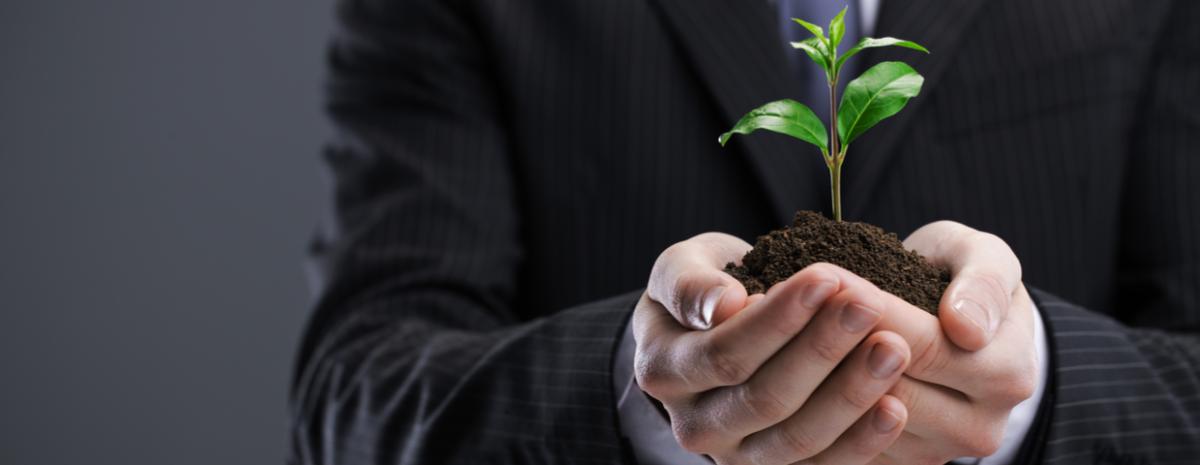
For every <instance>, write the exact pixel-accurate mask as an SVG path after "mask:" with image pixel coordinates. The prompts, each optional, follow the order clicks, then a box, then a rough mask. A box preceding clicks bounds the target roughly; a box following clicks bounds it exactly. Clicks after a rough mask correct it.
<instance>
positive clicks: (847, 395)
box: [632, 233, 928, 464]
mask: <svg viewBox="0 0 1200 465" xmlns="http://www.w3.org/2000/svg"><path fill="white" fill-rule="evenodd" d="M749 249H750V246H749V244H746V243H745V242H743V241H741V240H740V239H737V238H734V237H732V236H729V235H724V234H715V233H710V234H703V235H700V236H697V237H695V238H692V239H689V240H687V241H684V242H681V243H679V244H676V245H674V246H672V247H670V248H669V249H667V250H666V251H665V252H663V254H662V255H661V256H660V257H659V259H658V261H657V262H656V263H655V266H654V270H653V272H652V273H651V278H650V283H649V285H648V287H647V292H646V294H645V295H643V297H642V299H641V301H640V302H639V304H638V306H637V309H636V310H635V312H634V316H633V323H632V324H633V331H634V337H635V339H636V340H637V352H636V357H635V368H636V370H635V373H636V376H637V381H638V385H639V386H640V387H641V388H642V390H643V391H645V392H646V393H647V394H649V395H650V396H652V397H654V398H655V399H658V400H659V401H660V402H662V404H663V406H664V407H665V409H666V411H667V412H668V414H669V416H670V420H671V425H672V429H673V430H674V432H675V436H676V438H677V439H678V440H679V442H680V444H681V445H682V446H683V447H684V448H685V449H687V450H690V451H692V452H696V453H702V454H707V455H709V456H710V457H712V458H713V459H714V460H716V461H717V463H720V464H741V463H756V464H757V463H762V464H788V463H794V462H799V461H803V462H805V463H829V464H856V463H867V462H869V461H871V460H874V459H876V458H877V457H878V456H879V454H880V453H881V452H882V451H884V450H885V449H887V448H888V447H889V446H890V445H892V444H893V442H894V441H896V440H897V438H898V437H899V435H900V434H901V432H902V431H903V429H904V427H905V424H906V420H907V417H908V411H907V409H906V408H905V406H904V405H903V404H902V403H901V402H900V401H898V400H897V399H896V398H895V397H893V396H890V395H888V394H887V392H888V391H889V390H891V389H894V387H895V384H896V383H897V382H898V380H899V379H900V377H901V373H902V372H903V371H904V370H905V369H906V368H907V366H908V364H909V363H908V362H909V359H910V351H909V348H908V344H907V343H906V342H905V341H904V339H903V338H901V337H900V336H899V335H898V334H896V333H893V332H888V331H882V332H873V331H872V328H873V327H875V326H876V325H877V324H878V323H879V322H880V320H881V318H883V315H884V311H885V307H884V305H885V304H887V303H888V302H887V301H886V300H885V299H884V295H885V294H884V293H882V292H880V291H879V290H878V289H875V287H874V286H873V285H871V284H870V283H867V282H866V281H864V280H862V279H860V278H857V277H856V276H854V275H852V274H849V273H848V272H846V271H845V270H842V269H840V268H837V267H835V266H832V265H827V264H819V265H814V266H812V267H809V268H807V269H805V270H803V271H801V272H800V273H797V274H796V275H795V276H792V277H791V278H789V279H788V280H786V281H784V282H782V283H780V284H778V285H776V286H774V287H772V288H771V289H770V290H769V291H768V292H767V293H766V295H761V294H760V295H755V296H747V295H746V291H745V289H744V288H743V287H742V285H741V284H740V283H739V282H738V281H737V280H735V279H733V278H732V277H730V276H729V275H728V274H725V273H724V272H723V271H722V268H723V267H724V265H725V263H727V262H730V261H737V260H739V259H740V258H741V256H742V255H743V254H744V253H745V252H746V251H747V250H749ZM926 316H928V315H926Z"/></svg>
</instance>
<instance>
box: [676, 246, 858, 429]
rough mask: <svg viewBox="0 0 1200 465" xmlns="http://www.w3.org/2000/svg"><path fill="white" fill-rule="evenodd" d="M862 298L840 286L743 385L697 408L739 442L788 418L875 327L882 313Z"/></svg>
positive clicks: (711, 395) (704, 399) (718, 392)
mask: <svg viewBox="0 0 1200 465" xmlns="http://www.w3.org/2000/svg"><path fill="white" fill-rule="evenodd" d="M813 266H815V267H833V265H829V264H817V265H813ZM864 284H865V283H859V282H854V283H852V284H851V285H857V286H862V285H864ZM861 294H863V293H862V292H855V290H854V289H851V288H846V287H843V288H842V289H841V290H839V292H838V293H837V294H834V295H833V296H832V297H830V298H829V299H828V300H827V301H826V302H825V305H824V306H822V307H821V309H820V310H818V311H817V313H816V315H815V316H814V317H813V319H812V321H811V322H809V324H808V325H807V326H806V327H805V328H804V330H803V331H801V332H800V334H799V335H797V336H796V337H795V338H794V339H792V340H791V341H790V342H788V343H787V345H785V346H784V347H783V348H782V349H780V350H779V352H777V353H776V354H775V356H773V357H771V358H770V359H769V360H768V361H767V362H766V363H765V364H763V366H762V367H761V368H759V369H758V371H756V372H755V373H754V375H752V376H751V377H750V379H749V380H748V381H747V382H745V383H742V384H739V385H736V386H729V387H725V388H719V389H715V390H713V391H710V392H707V393H705V394H703V395H701V396H700V398H699V399H697V403H696V405H697V408H699V409H701V410H705V411H709V412H712V417H713V418H715V419H717V421H719V422H720V426H721V428H723V429H724V430H725V431H726V432H727V433H729V434H728V435H729V436H732V437H739V438H740V437H744V436H746V435H748V434H750V433H753V432H756V431H760V430H762V429H765V428H767V427H768V426H771V425H773V424H775V423H778V422H780V421H783V420H784V419H785V418H787V417H789V416H791V415H792V414H793V413H795V412H796V411H797V410H799V409H800V407H801V406H802V405H804V403H805V402H806V401H807V400H808V398H809V397H810V396H811V395H812V394H813V392H815V391H816V390H817V388H818V387H819V386H820V385H821V384H822V383H823V382H824V381H825V379H826V378H827V377H829V374H830V373H832V372H833V370H834V368H836V367H837V366H838V364H840V363H842V360H843V359H845V358H846V356H847V355H848V354H850V353H851V351H853V350H854V349H855V347H857V346H858V345H859V342H861V341H862V340H863V339H864V338H866V337H867V335H868V334H869V333H870V330H871V328H872V327H874V326H875V324H876V323H878V322H879V319H880V318H881V312H880V311H879V310H876V309H874V308H872V307H871V305H874V303H873V302H872V303H863V302H862V301H861V299H858V296H859V295H861Z"/></svg>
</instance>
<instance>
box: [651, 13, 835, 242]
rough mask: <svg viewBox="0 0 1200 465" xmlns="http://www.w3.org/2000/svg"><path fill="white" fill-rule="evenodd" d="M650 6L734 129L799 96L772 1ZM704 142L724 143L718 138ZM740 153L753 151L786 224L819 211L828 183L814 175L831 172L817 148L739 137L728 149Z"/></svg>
mask: <svg viewBox="0 0 1200 465" xmlns="http://www.w3.org/2000/svg"><path fill="white" fill-rule="evenodd" d="M650 1H651V2H652V3H654V4H656V5H657V8H658V12H659V14H660V16H661V17H662V20H663V22H664V23H665V24H666V25H667V26H668V30H670V31H671V32H672V33H673V34H674V35H675V37H676V38H677V39H678V40H679V42H680V44H681V45H682V49H683V52H684V53H685V54H686V56H687V59H688V61H689V62H690V64H691V65H692V66H693V68H695V70H696V72H697V73H698V75H699V78H700V79H701V81H702V82H703V83H704V84H705V85H706V86H707V87H708V89H709V91H710V92H711V93H712V94H713V96H714V97H715V98H716V102H717V106H718V108H719V109H720V111H721V116H722V118H723V121H724V123H725V124H727V125H728V126H733V123H734V122H736V121H737V119H738V118H740V117H741V116H742V115H743V114H745V113H746V112H747V111H749V110H751V109H753V108H755V107H757V106H759V105H762V104H764V103H766V102H769V101H772V100H778V99H782V98H788V97H791V98H797V97H798V95H797V94H798V93H799V91H800V90H801V87H800V85H799V84H798V83H797V82H796V81H795V80H794V78H792V77H791V76H790V74H789V73H788V69H789V68H788V61H787V57H786V56H785V55H784V53H785V51H786V49H785V47H786V44H785V43H784V41H783V39H782V38H781V37H780V34H779V32H778V27H777V24H778V23H777V18H776V16H775V12H774V11H772V10H771V8H770V7H769V5H768V4H767V2H766V1H765V0H742V1H734V0H650ZM697 137H708V138H711V139H712V140H713V144H716V143H717V142H716V139H717V134H698V135H697ZM739 148H740V149H743V150H744V151H745V152H746V155H747V157H748V158H749V160H750V164H751V166H752V168H753V170H754V172H755V174H756V175H757V176H758V178H759V180H760V181H761V182H762V184H763V186H764V188H765V190H766V193H767V196H768V198H769V200H770V203H771V207H772V211H773V212H774V213H775V216H776V219H777V221H779V222H780V223H781V224H789V223H790V222H791V218H792V215H793V214H794V213H795V211H796V210H797V209H801V208H808V209H812V208H819V207H820V205H821V203H820V202H821V201H820V198H819V196H814V195H813V193H814V192H815V193H819V192H822V191H821V190H817V189H819V188H820V186H815V185H814V184H813V180H814V179H821V178H819V177H816V176H815V175H816V174H817V173H815V172H814V170H821V171H822V172H823V171H824V170H825V167H824V163H823V162H822V161H821V158H820V153H819V152H818V151H817V150H816V149H815V148H810V147H809V146H808V145H807V144H804V143H802V142H799V141H795V140H791V139H790V138H787V137H785V136H779V135H774V134H772V135H764V134H754V135H753V136H751V137H736V138H734V140H733V141H731V142H730V144H729V148H727V149H726V150H727V151H730V152H731V153H730V154H729V156H736V154H735V153H732V152H733V151H734V150H737V149H739ZM825 189H828V188H827V187H825ZM814 197H816V198H814Z"/></svg>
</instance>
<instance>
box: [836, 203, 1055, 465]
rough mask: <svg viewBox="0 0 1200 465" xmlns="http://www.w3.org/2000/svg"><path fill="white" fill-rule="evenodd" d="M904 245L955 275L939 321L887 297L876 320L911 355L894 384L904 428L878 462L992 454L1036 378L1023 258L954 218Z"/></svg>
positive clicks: (935, 461)
mask: <svg viewBox="0 0 1200 465" xmlns="http://www.w3.org/2000/svg"><path fill="white" fill-rule="evenodd" d="M905 246H907V247H909V248H911V249H914V250H916V251H917V252H919V253H921V254H922V255H924V256H925V257H926V258H927V259H929V260H930V261H931V262H932V263H934V264H938V265H943V266H947V267H949V268H950V271H951V275H952V276H953V279H952V281H951V283H950V287H949V288H948V289H947V290H946V293H945V295H944V296H943V297H942V301H941V304H940V306H939V309H938V310H939V313H938V315H939V316H938V317H936V318H935V317H933V316H931V315H929V314H927V313H925V312H924V311H922V310H920V309H918V308H916V307H913V306H912V305H909V304H908V303H907V302H904V301H903V300H901V299H899V298H897V297H895V296H892V295H890V294H884V299H885V301H886V303H885V308H886V309H887V310H886V311H885V313H884V317H883V319H882V321H881V322H880V323H879V326H878V327H879V328H880V329H881V330H888V331H894V332H896V333H897V334H900V335H901V336H902V337H904V339H905V340H906V341H907V342H908V344H909V346H910V347H911V349H912V353H913V360H912V363H911V364H910V365H909V367H908V369H907V371H906V372H905V375H904V377H903V378H902V379H901V380H900V382H899V383H897V384H896V386H895V387H894V388H893V389H892V391H891V394H892V395H895V396H896V397H897V398H899V399H900V400H901V401H902V402H903V403H904V405H905V406H906V407H907V408H908V410H909V421H908V423H907V425H906V426H905V432H904V434H903V435H901V437H900V439H899V440H897V441H896V442H895V443H894V444H893V445H892V446H891V447H889V448H888V450H887V451H886V452H884V453H883V454H882V455H881V456H880V457H879V458H878V459H877V460H876V461H875V462H874V463H880V464H906V465H908V464H915V465H922V464H943V463H946V462H948V461H950V460H953V459H955V458H958V457H964V456H966V457H986V456H989V455H991V454H993V453H994V452H995V451H996V450H997V449H998V448H999V447H1000V445H1001V441H1002V440H1003V436H1004V430H1005V427H1006V425H1007V423H1008V416H1009V413H1010V412H1011V411H1012V409H1013V408H1014V407H1015V406H1016V405H1017V404H1019V403H1020V402H1022V401H1024V400H1025V399H1028V398H1029V397H1030V396H1032V395H1033V393H1034V391H1035V389H1036V387H1037V383H1038V371H1037V370H1038V361H1037V349H1036V341H1035V339H1034V337H1035V334H1036V333H1035V331H1034V326H1033V325H1034V318H1033V312H1034V311H1035V310H1034V308H1033V303H1032V302H1031V300H1030V297H1029V294H1028V292H1027V291H1026V289H1025V286H1024V285H1023V284H1022V283H1021V265H1020V262H1019V261H1018V259H1017V257H1016V255H1015V254H1014V253H1013V252H1012V250H1011V249H1010V248H1009V247H1008V245H1007V244H1005V243H1004V241H1003V240H1001V239H1000V238H998V237H996V236H994V235H991V234H987V233H983V232H979V231H976V230H974V229H971V228H969V227H967V226H964V225H962V224H958V223H954V222H949V221H939V222H936V223H931V224H929V225H926V226H925V227H922V228H921V229H918V230H917V231H916V232H914V233H913V234H912V235H911V236H909V237H908V238H907V239H906V240H905ZM847 279H849V278H847Z"/></svg>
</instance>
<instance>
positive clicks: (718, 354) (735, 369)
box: [699, 341, 750, 386]
mask: <svg viewBox="0 0 1200 465" xmlns="http://www.w3.org/2000/svg"><path fill="white" fill-rule="evenodd" d="M699 352H700V354H699V356H700V360H701V364H702V366H704V367H706V368H707V369H708V372H709V374H710V375H711V377H712V379H713V381H714V382H716V383H717V384H719V385H722V386H734V385H738V384H742V383H744V382H746V380H747V379H749V378H750V369H749V368H748V367H746V366H745V365H744V364H742V363H741V362H740V361H739V360H736V359H735V358H734V357H732V356H731V355H730V352H729V351H727V350H725V348H724V346H723V345H722V344H720V343H718V342H714V341H710V342H708V343H705V344H702V345H701V346H700V348H699Z"/></svg>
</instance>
